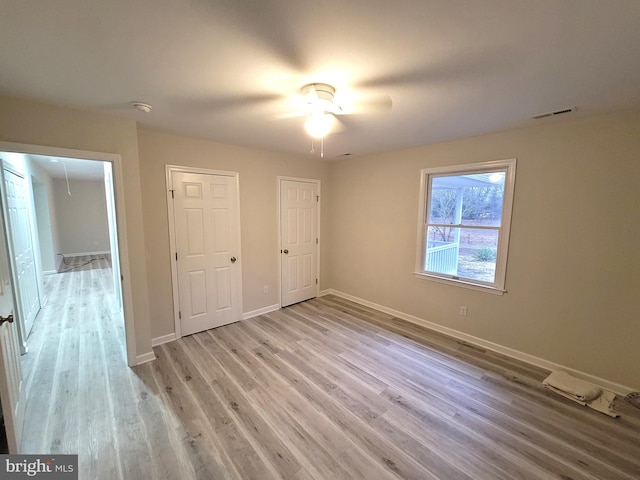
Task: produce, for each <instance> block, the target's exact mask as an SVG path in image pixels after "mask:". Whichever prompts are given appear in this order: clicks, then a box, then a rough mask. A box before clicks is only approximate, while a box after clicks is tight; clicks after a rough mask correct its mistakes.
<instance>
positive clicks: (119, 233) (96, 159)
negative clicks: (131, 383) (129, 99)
mask: <svg viewBox="0 0 640 480" xmlns="http://www.w3.org/2000/svg"><path fill="white" fill-rule="evenodd" d="M0 158H1V159H2V160H3V163H4V164H7V163H9V164H11V165H15V164H16V163H18V162H22V163H25V161H27V163H29V165H28V167H29V169H28V171H27V169H23V174H24V177H25V179H27V183H28V184H29V198H30V201H31V208H32V213H33V217H34V218H33V220H32V223H31V225H32V228H33V232H34V234H33V235H32V237H33V243H34V245H35V246H36V248H34V250H35V257H36V271H37V277H38V289H39V290H38V291H39V292H40V303H41V305H45V304H46V303H47V301H48V299H47V298H46V294H45V292H44V288H43V282H42V280H43V278H44V275H45V274H55V273H56V272H58V271H61V270H64V269H65V267H66V268H69V267H73V266H75V265H77V264H78V263H79V260H80V259H81V258H82V257H83V256H86V255H89V258H88V260H86V261H89V260H91V258H90V256H91V255H94V256H98V255H104V254H111V252H115V254H114V255H112V258H110V259H109V260H110V262H111V263H112V264H113V267H114V268H113V271H114V275H113V288H114V289H115V293H116V296H117V297H118V298H119V300H118V302H119V307H120V308H119V310H120V312H121V316H122V319H123V323H124V330H125V335H124V338H125V340H124V343H125V346H126V359H127V364H128V365H129V366H134V365H136V364H137V358H136V347H135V333H134V323H133V315H132V312H133V307H132V293H131V284H130V280H129V271H130V269H129V262H128V256H127V248H126V247H127V233H126V221H125V210H124V187H123V176H122V159H121V157H120V155H116V154H109V153H101V152H91V151H85V150H73V149H65V148H57V147H46V146H39V145H27V144H17V143H10V142H0ZM43 165H44V166H46V167H47V169H48V170H50V171H49V173H48V174H46V173H47V172H46V170H45V168H44V167H43ZM56 170H57V172H58V173H55V171H56ZM75 176H80V177H84V180H87V181H89V182H94V183H93V184H89V183H85V184H84V185H82V184H78V183H76V186H78V188H79V189H80V188H82V189H84V191H85V192H86V191H88V190H91V185H93V186H94V190H96V191H97V190H99V191H101V192H103V193H102V198H101V200H100V201H101V202H102V203H103V205H104V209H105V217H104V218H106V220H105V221H104V222H102V221H101V222H98V223H96V222H97V218H94V217H93V216H89V217H90V218H89V217H88V220H90V221H91V222H93V223H91V224H90V225H89V226H88V227H87V228H85V229H84V230H85V231H78V230H76V231H75V232H74V231H73V230H65V229H61V224H62V223H64V222H61V221H60V220H61V219H59V218H58V212H57V210H59V209H57V208H56V207H55V204H56V202H55V200H56V198H55V196H56V195H55V194H56V193H57V194H58V197H59V198H63V199H65V198H66V200H68V199H69V198H70V197H73V196H74V189H75V186H74V178H75ZM81 179H82V178H80V180H81ZM50 180H51V183H53V182H57V184H58V185H56V186H55V187H54V186H52V185H51V183H50ZM75 180H79V179H77V178H76V179H75ZM3 183H4V182H3ZM3 188H4V187H3ZM69 192H71V195H69ZM76 193H77V194H78V195H76V197H79V193H80V190H76ZM94 193H95V192H94ZM67 197H69V198H67ZM93 199H94V200H96V201H97V196H96V195H93ZM80 203H81V202H76V204H80ZM76 206H77V205H76ZM81 207H82V205H80V206H79V207H78V208H81ZM70 208H74V207H70ZM44 212H47V213H49V215H47V214H44V215H43V213H44ZM70 212H71V210H70V209H69V210H65V213H64V214H63V216H64V215H67V214H68V213H70ZM71 213H72V214H75V215H79V216H82V215H84V213H83V212H82V210H74V211H73V212H71ZM4 216H5V217H6V215H4ZM67 216H69V215H67ZM67 220H68V219H67ZM98 224H100V227H99V228H100V229H102V232H103V234H102V235H94V233H95V232H93V231H94V230H95V229H96V228H98V227H97V226H96V225H98ZM104 232H107V233H104ZM54 238H57V243H56V242H55V241H54V240H53V239H54ZM65 241H67V243H66V244H65V245H66V247H65V248H66V250H65V249H62V247H61V244H62V242H65ZM82 241H84V243H82ZM69 242H71V243H69ZM73 242H75V243H73ZM83 245H84V246H83ZM52 253H53V259H51V256H52ZM68 254H70V255H68ZM76 260H78V261H76ZM65 264H66V265H65ZM118 267H119V268H118ZM116 275H117V278H116ZM14 280H15V278H14ZM14 283H15V282H14ZM27 340H28V338H27V336H26V335H25V336H24V337H21V338H20V345H21V351H22V353H24V351H25V347H26V345H27V343H28V341H27Z"/></svg>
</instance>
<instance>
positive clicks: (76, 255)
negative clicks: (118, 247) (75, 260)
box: [61, 250, 111, 257]
mask: <svg viewBox="0 0 640 480" xmlns="http://www.w3.org/2000/svg"><path fill="white" fill-rule="evenodd" d="M107 254H109V255H110V254H111V252H110V251H109V250H102V251H100V252H80V253H61V255H64V256H65V257H88V256H90V255H107Z"/></svg>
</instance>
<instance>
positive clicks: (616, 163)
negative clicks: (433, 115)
mask: <svg viewBox="0 0 640 480" xmlns="http://www.w3.org/2000/svg"><path fill="white" fill-rule="evenodd" d="M507 158H517V159H518V165H517V177H516V188H515V200H514V210H513V223H512V230H511V243H510V250H509V261H508V266H507V289H508V293H507V294H505V295H504V296H497V295H492V294H488V293H484V292H477V291H473V290H469V289H465V288H461V287H457V286H450V285H443V284H440V283H435V282H433V281H428V280H423V279H418V278H415V277H414V276H413V275H412V273H413V271H414V265H415V251H416V238H417V213H418V195H419V181H420V169H421V168H425V167H431V166H440V165H454V164H464V163H470V162H481V161H487V160H498V159H507ZM639 159H640V113H639V112H626V113H620V114H615V115H609V116H603V117H593V118H591V119H587V120H580V121H574V122H564V123H556V122H548V123H541V125H540V126H539V127H535V128H528V129H522V130H515V131H510V132H506V133H500V134H494V135H486V136H481V137H475V138H469V139H465V140H460V141H453V142H447V143H441V144H436V145H431V146H425V147H421V148H416V149H410V150H404V151H399V152H393V153H388V154H383V155H375V156H368V157H365V158H358V159H350V160H344V161H341V162H338V163H334V164H333V165H332V170H331V191H330V193H331V197H332V207H333V208H332V209H331V211H330V219H331V235H332V236H331V243H332V245H341V246H345V247H347V248H334V249H332V250H331V252H330V264H331V277H330V280H329V283H330V285H331V287H332V288H335V289H337V290H339V291H342V292H345V293H348V294H351V295H354V296H357V297H360V298H363V299H366V300H369V301H372V302H375V303H377V304H381V305H384V306H387V307H390V308H393V309H396V310H399V311H401V312H405V313H408V314H411V315H414V316H417V317H420V318H423V319H426V320H428V321H431V322H435V323H437V324H440V325H443V326H445V327H449V328H453V329H456V330H459V331H462V332H465V333H467V334H470V335H474V336H477V337H480V338H482V339H484V340H488V341H491V342H495V343H498V344H500V345H503V346H507V347H510V348H513V349H516V350H519V351H521V352H524V353H528V354H531V355H534V356H537V357H541V358H543V359H546V360H548V361H552V362H557V363H560V364H563V365H566V366H569V367H572V368H575V369H578V370H581V371H583V372H586V373H589V374H591V375H595V376H598V377H602V378H605V379H608V380H610V381H613V382H617V383H620V384H623V385H627V386H631V387H633V388H635V389H640V375H639V373H638V365H639V363H640V320H639V319H640V316H639V314H638V309H637V297H638V293H639V292H640V275H638V272H640V253H639V251H638V248H640V242H639V239H640V160H639ZM461 305H466V306H467V307H468V308H469V311H468V312H469V313H468V316H467V317H461V316H459V315H458V311H459V307H460V306H461Z"/></svg>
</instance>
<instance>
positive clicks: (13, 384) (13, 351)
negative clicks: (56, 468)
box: [0, 215, 26, 453]
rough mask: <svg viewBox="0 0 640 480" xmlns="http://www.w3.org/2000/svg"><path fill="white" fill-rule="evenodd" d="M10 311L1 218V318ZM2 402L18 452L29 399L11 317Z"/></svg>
mask: <svg viewBox="0 0 640 480" xmlns="http://www.w3.org/2000/svg"><path fill="white" fill-rule="evenodd" d="M3 217H4V215H3ZM10 315H11V316H13V295H12V290H11V275H10V274H9V262H8V255H7V239H6V236H5V229H4V221H0V317H2V318H0V320H2V319H6V318H8V317H9V316H10ZM0 403H1V405H2V415H3V417H4V424H5V431H6V434H7V440H8V444H9V453H18V451H19V448H20V437H21V436H22V423H23V417H24V407H25V404H26V400H25V389H24V388H23V382H22V372H21V369H20V358H19V353H18V332H17V328H16V324H15V323H13V322H8V321H3V322H2V324H1V325H0Z"/></svg>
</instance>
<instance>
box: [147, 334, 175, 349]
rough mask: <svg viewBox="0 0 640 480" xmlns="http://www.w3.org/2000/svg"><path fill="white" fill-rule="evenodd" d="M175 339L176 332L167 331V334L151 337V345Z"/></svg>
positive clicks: (154, 345) (155, 345)
mask: <svg viewBox="0 0 640 480" xmlns="http://www.w3.org/2000/svg"><path fill="white" fill-rule="evenodd" d="M175 339H176V334H175V332H174V333H169V334H168V335H162V336H161V337H156V338H152V339H151V346H152V347H157V346H158V345H162V344H164V343H169V342H173V341H174V340H175Z"/></svg>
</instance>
